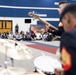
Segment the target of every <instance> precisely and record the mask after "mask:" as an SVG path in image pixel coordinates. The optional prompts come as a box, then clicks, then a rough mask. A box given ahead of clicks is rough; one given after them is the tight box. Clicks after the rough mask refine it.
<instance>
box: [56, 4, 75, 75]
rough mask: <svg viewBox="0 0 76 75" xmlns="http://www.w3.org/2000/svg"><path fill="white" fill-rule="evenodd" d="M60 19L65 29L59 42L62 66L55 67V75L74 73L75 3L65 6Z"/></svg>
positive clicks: (70, 74)
mask: <svg viewBox="0 0 76 75" xmlns="http://www.w3.org/2000/svg"><path fill="white" fill-rule="evenodd" d="M60 20H61V22H62V23H63V27H64V30H65V32H64V33H63V35H62V37H61V43H60V53H61V61H62V67H63V68H62V69H59V68H57V69H55V75H76V4H70V5H68V6H66V7H65V8H64V10H63V12H62V14H61V18H60Z"/></svg>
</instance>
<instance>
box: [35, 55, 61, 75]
mask: <svg viewBox="0 0 76 75" xmlns="http://www.w3.org/2000/svg"><path fill="white" fill-rule="evenodd" d="M34 66H35V71H38V70H41V71H42V72H43V73H44V74H47V75H53V74H54V69H55V68H62V65H61V62H60V61H58V59H55V58H53V57H51V56H39V57H37V58H36V59H35V61H34Z"/></svg>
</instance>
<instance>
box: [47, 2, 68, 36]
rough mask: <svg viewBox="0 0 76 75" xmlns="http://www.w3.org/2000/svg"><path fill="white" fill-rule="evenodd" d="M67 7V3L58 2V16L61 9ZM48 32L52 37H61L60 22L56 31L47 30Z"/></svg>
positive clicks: (61, 26)
mask: <svg viewBox="0 0 76 75" xmlns="http://www.w3.org/2000/svg"><path fill="white" fill-rule="evenodd" d="M67 5H69V3H68V2H67V1H60V2H59V9H58V11H59V14H60V15H61V13H62V11H63V9H64V8H65V7H66V6H67ZM48 31H49V32H51V33H52V34H53V35H57V36H61V35H62V33H63V32H64V29H63V24H62V22H60V23H59V25H58V30H51V31H50V30H48Z"/></svg>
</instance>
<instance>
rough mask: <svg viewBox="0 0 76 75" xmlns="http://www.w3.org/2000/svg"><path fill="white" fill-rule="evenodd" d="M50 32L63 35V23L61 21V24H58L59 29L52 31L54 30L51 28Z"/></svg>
mask: <svg viewBox="0 0 76 75" xmlns="http://www.w3.org/2000/svg"><path fill="white" fill-rule="evenodd" d="M48 32H49V33H52V34H53V35H56V36H61V35H62V33H63V32H64V29H63V24H62V23H61V22H60V23H59V26H58V30H55V31H54V32H52V31H51V30H50V29H49V30H48Z"/></svg>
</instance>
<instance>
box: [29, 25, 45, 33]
mask: <svg viewBox="0 0 76 75" xmlns="http://www.w3.org/2000/svg"><path fill="white" fill-rule="evenodd" d="M30 30H31V31H33V32H34V33H36V32H37V31H39V32H42V33H44V32H45V31H46V26H45V25H31V26H30Z"/></svg>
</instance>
